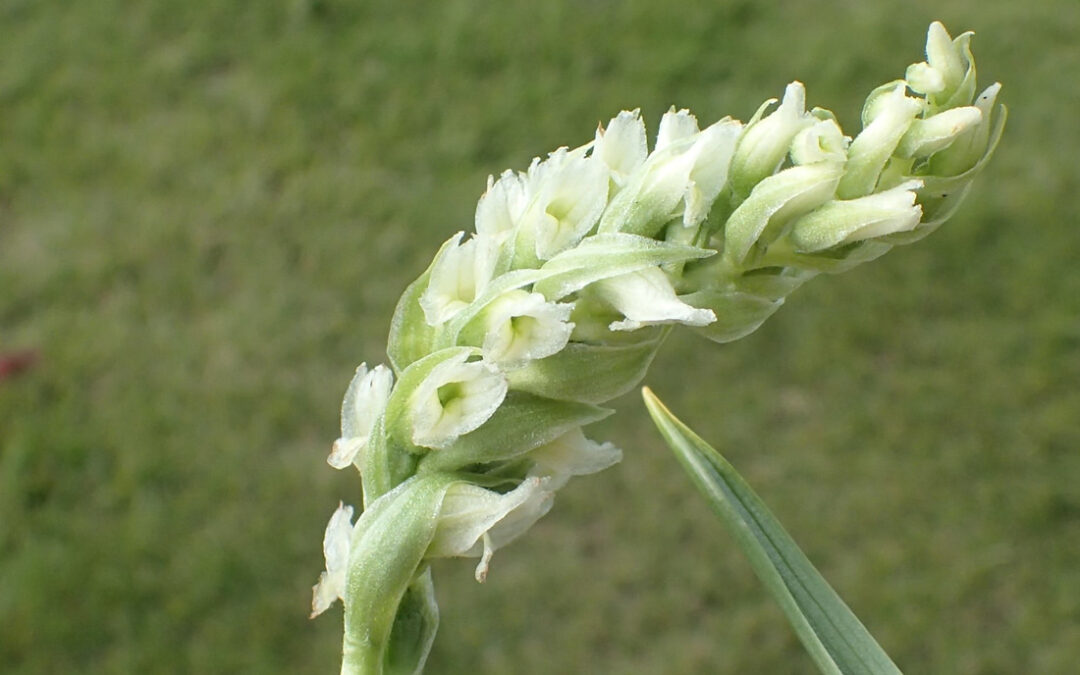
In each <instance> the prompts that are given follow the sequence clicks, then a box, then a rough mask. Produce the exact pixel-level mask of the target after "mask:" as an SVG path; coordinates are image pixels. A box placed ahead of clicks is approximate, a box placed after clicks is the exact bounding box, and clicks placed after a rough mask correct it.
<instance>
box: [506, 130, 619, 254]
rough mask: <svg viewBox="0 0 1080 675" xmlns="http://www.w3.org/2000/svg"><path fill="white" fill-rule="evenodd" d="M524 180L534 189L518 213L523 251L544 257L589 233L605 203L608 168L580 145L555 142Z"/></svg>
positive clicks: (564, 248) (571, 244) (531, 167)
mask: <svg viewBox="0 0 1080 675" xmlns="http://www.w3.org/2000/svg"><path fill="white" fill-rule="evenodd" d="M526 186H527V190H528V191H529V193H530V194H532V195H533V198H532V201H531V202H530V204H529V207H528V208H527V209H526V211H525V213H524V215H523V216H522V218H521V224H520V228H519V234H518V236H519V237H522V236H524V239H523V242H524V243H525V245H526V246H529V245H530V243H531V247H532V248H533V249H534V250H532V251H528V253H529V254H534V255H535V256H536V257H537V258H538V259H540V260H547V259H549V258H551V257H552V256H554V255H555V254H557V253H558V252H560V251H563V250H566V249H568V248H570V247H572V246H574V245H576V244H577V243H578V242H579V241H581V239H582V237H584V236H585V235H586V234H588V233H589V230H591V229H592V228H593V226H594V225H595V224H596V221H597V220H598V219H599V218H600V214H601V213H602V212H603V210H604V206H605V205H606V204H607V197H608V169H607V167H606V166H605V165H604V164H603V163H602V162H601V161H600V160H599V159H594V158H592V157H586V156H585V153H584V149H582V148H579V149H577V150H574V151H568V150H567V149H566V148H560V149H558V150H556V151H555V152H553V153H551V155H550V156H549V157H548V159H547V160H545V161H543V162H539V161H534V162H533V164H532V166H530V167H529V172H528V175H527V177H526Z"/></svg>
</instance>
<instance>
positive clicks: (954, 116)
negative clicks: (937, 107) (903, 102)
mask: <svg viewBox="0 0 1080 675" xmlns="http://www.w3.org/2000/svg"><path fill="white" fill-rule="evenodd" d="M981 120H982V112H981V111H980V110H979V109H978V108H976V107H975V106H964V107H962V108H952V109H950V110H946V111H944V112H941V113H938V114H937V115H933V116H931V117H928V118H927V119H921V120H920V119H917V120H915V121H913V122H912V123H911V126H910V127H908V130H907V133H905V134H904V137H903V138H901V139H900V144H899V145H897V147H896V155H897V156H898V157H905V158H907V157H914V158H922V157H929V156H930V155H932V154H934V153H935V152H938V151H939V150H942V149H944V148H947V147H949V145H950V144H952V142H953V141H955V140H956V139H957V137H958V136H960V135H961V134H962V133H964V132H965V131H967V130H968V129H972V128H974V127H975V126H977V125H978V124H979V122H980V121H981Z"/></svg>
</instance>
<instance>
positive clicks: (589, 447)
mask: <svg viewBox="0 0 1080 675" xmlns="http://www.w3.org/2000/svg"><path fill="white" fill-rule="evenodd" d="M529 458H530V459H531V460H533V462H534V465H533V468H532V470H531V471H530V472H529V473H530V475H536V476H546V477H549V478H551V481H552V482H551V485H550V489H551V490H552V491H554V490H558V489H559V488H561V487H562V486H563V485H565V484H566V481H568V480H569V479H570V478H572V477H573V476H584V475H587V474H590V473H596V472H597V471H603V470H604V469H606V468H608V467H609V466H611V465H612V464H616V463H617V462H619V461H620V460H621V459H622V451H621V450H619V449H618V448H617V447H615V446H614V445H612V444H611V443H596V442H595V441H590V440H589V439H587V438H585V434H584V433H582V431H581V429H575V430H573V431H571V432H568V433H566V434H563V435H562V436H560V437H559V438H556V439H555V440H554V441H552V442H551V443H548V444H547V445H542V446H540V447H539V448H537V449H535V450H533V451H532V452H530V453H529Z"/></svg>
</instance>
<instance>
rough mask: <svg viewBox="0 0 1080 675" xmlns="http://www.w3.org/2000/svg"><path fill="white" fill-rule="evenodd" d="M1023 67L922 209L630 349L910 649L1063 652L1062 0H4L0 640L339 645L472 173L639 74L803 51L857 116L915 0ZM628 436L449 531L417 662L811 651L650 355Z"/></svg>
mask: <svg viewBox="0 0 1080 675" xmlns="http://www.w3.org/2000/svg"><path fill="white" fill-rule="evenodd" d="M935 18H940V19H942V20H944V21H945V22H946V25H947V26H948V27H949V28H950V29H951V30H952V31H954V32H959V31H961V30H965V29H969V28H970V29H974V30H976V31H977V33H978V35H977V37H976V40H975V50H976V55H977V60H978V63H979V66H980V72H981V74H982V78H981V79H982V83H983V84H984V85H985V84H989V83H990V82H992V81H993V80H995V79H997V80H1000V81H1002V82H1004V84H1005V90H1004V94H1003V97H1004V100H1005V101H1006V102H1007V103H1008V104H1009V105H1010V108H1011V113H1012V114H1011V118H1010V122H1009V128H1008V129H1007V132H1006V137H1005V139H1004V142H1003V144H1002V147H1001V148H1000V150H999V152H998V156H997V157H996V158H995V160H994V162H993V163H992V164H991V166H990V168H989V170H988V171H987V172H986V173H985V174H984V175H983V176H982V177H981V179H980V180H979V182H978V184H977V185H976V188H975V191H974V193H973V194H972V196H971V197H970V198H969V200H968V202H967V204H966V205H965V207H964V208H963V209H962V210H961V212H960V214H959V215H957V216H956V217H955V218H954V220H953V221H952V222H950V223H949V225H948V226H946V227H945V228H943V229H942V230H941V231H940V232H939V233H937V234H935V235H934V236H933V237H932V238H930V239H929V240H927V241H925V242H923V243H921V244H919V245H917V246H914V247H911V248H908V249H902V250H897V251H895V252H893V253H892V254H890V255H889V256H887V257H886V258H884V259H882V260H880V261H877V262H875V263H873V264H870V265H867V266H865V267H862V268H860V269H858V270H856V271H853V272H851V273H848V274H846V275H844V276H842V277H837V278H822V279H819V280H817V281H815V282H814V283H812V284H810V285H809V286H808V287H806V288H805V289H803V290H800V291H799V292H798V293H797V294H796V295H795V296H794V297H793V298H792V301H791V302H790V303H789V304H788V306H787V307H785V308H784V310H782V311H781V312H780V313H779V314H778V315H777V316H776V317H774V318H773V319H772V320H770V322H769V323H767V324H766V326H765V327H763V328H762V329H761V330H760V331H758V332H757V333H756V334H754V335H752V336H750V337H749V338H747V339H745V340H743V341H741V342H739V343H735V344H732V345H728V346H724V347H719V346H715V345H712V344H711V343H707V342H704V341H701V340H698V339H695V338H693V337H692V336H689V335H682V334H679V335H676V336H674V338H673V339H672V340H671V341H670V342H669V344H668V345H667V346H666V350H665V351H664V352H663V353H662V355H661V357H660V358H659V360H658V361H657V363H656V364H655V366H654V368H653V370H652V371H651V373H650V377H649V379H648V382H649V384H650V385H651V386H652V387H653V388H654V389H655V390H656V391H657V393H658V394H659V395H660V396H661V397H662V398H664V400H665V401H666V402H667V403H668V404H669V405H670V406H671V408H672V409H673V410H674V411H676V413H677V414H679V415H680V416H681V417H682V418H683V419H685V420H686V421H687V422H688V423H690V424H691V425H692V426H694V427H695V428H696V430H697V431H698V432H699V433H701V435H702V436H704V437H705V438H707V439H709V440H710V441H711V442H713V444H714V445H716V446H717V447H718V448H720V449H721V450H722V451H724V452H725V453H726V454H727V456H728V457H729V459H731V460H732V461H733V462H734V463H735V464H736V466H738V467H739V468H740V470H741V471H743V472H744V475H745V476H746V477H747V478H748V480H749V481H750V482H751V483H752V484H753V485H755V486H756V488H757V489H758V491H759V493H760V494H761V495H762V496H763V497H764V498H765V499H766V500H767V501H768V502H769V503H770V504H771V505H772V506H773V508H774V510H775V512H776V513H777V514H778V515H779V517H780V518H781V520H783V521H784V522H785V524H786V525H787V526H788V528H789V530H790V531H791V532H792V533H793V535H794V536H795V538H796V539H797V540H798V541H799V542H800V543H801V544H802V545H803V547H804V548H805V550H806V551H807V552H808V554H809V555H810V557H811V559H813V560H814V561H815V562H816V563H817V564H818V565H819V568H820V569H821V570H822V571H823V573H824V574H825V576H826V577H827V578H828V579H830V580H831V581H832V582H833V584H834V586H835V587H836V588H837V589H838V590H839V591H840V593H841V595H843V596H844V597H845V599H847V601H848V602H849V604H851V605H852V606H853V608H854V609H855V611H856V613H857V614H859V616H860V617H861V618H862V619H863V620H864V622H866V623H867V625H868V626H869V627H870V629H871V631H872V632H873V633H874V634H875V635H876V636H877V638H878V639H879V640H880V641H881V643H882V644H883V645H884V646H885V648H886V649H887V651H889V652H890V654H891V655H892V656H893V657H894V658H895V660H896V661H897V662H898V663H899V664H900V666H901V667H902V668H904V669H905V670H907V671H909V672H912V673H945V672H948V673H1009V672H1038V673H1066V672H1074V669H1075V664H1076V662H1077V661H1078V660H1080V453H1078V449H1080V429H1078V424H1077V422H1076V419H1077V418H1078V417H1080V415H1078V413H1080V391H1078V388H1077V382H1078V381H1080V273H1078V271H1077V253H1078V252H1080V241H1078V239H1080V236H1078V234H1077V223H1078V215H1080V213H1078V212H1080V207H1078V204H1077V199H1076V193H1077V188H1078V186H1080V183H1078V180H1077V178H1078V175H1077V174H1078V169H1077V165H1078V164H1077V162H1076V161H1075V159H1074V157H1075V153H1076V149H1077V144H1078V140H1080V127H1078V126H1077V124H1076V105H1077V104H1078V103H1080V50H1078V49H1077V47H1076V44H1077V39H1078V38H1080V5H1077V4H1076V3H1075V2H1074V1H1073V0H1047V1H1046V2H1040V3H1033V2H1027V3H1013V2H1006V1H1004V0H992V1H986V0H984V1H982V2H976V1H975V0H964V1H958V2H950V3H948V4H947V6H944V5H943V3H940V2H937V1H930V0H914V1H911V0H908V1H905V2H899V1H896V0H890V1H889V2H882V3H855V2H842V1H840V0H836V1H831V2H822V3H798V2H794V1H782V2H775V3H765V2H758V3H751V2H745V1H739V0H714V1H712V2H689V1H688V2H683V3H679V4H678V5H665V4H664V3H660V2H644V1H627V2H615V1H605V0H591V1H588V2H552V3H492V2H479V1H476V0H447V1H445V2H439V3H428V2H418V1H415V0H393V1H391V0H365V1H363V2H347V1H345V0H307V1H305V0H292V1H282V2H264V3H246V2H239V1H229V2H225V1H222V2H214V3H209V2H207V3H199V2H196V3H191V2H180V1H178V0H148V1H147V2H140V3H129V2H121V1H120V0H91V1H89V2H80V3H66V2H58V1H46V0H5V1H4V2H3V3H0V350H6V351H13V350H19V349H36V350H39V354H40V359H39V361H38V363H37V364H36V366H35V367H34V368H32V369H31V370H29V371H27V372H25V373H23V374H21V375H19V376H17V377H12V378H8V379H5V380H3V381H0V670H3V672H5V673H59V672H81V673H131V672H142V673H172V672H207V673H210V672H252V673H255V672H257V673H273V672H282V673H325V672H335V669H336V668H337V663H338V656H337V655H338V649H339V641H340V624H339V619H340V610H337V609H335V610H333V611H331V612H329V613H328V615H325V616H323V617H321V618H320V619H318V620H316V621H308V619H307V616H306V615H307V607H308V602H309V597H310V595H309V594H310V586H311V584H312V583H313V582H314V580H315V578H316V576H317V574H318V572H319V570H320V569H321V568H322V565H323V562H322V555H321V551H320V542H321V536H322V529H323V527H324V526H325V523H326V519H327V517H328V516H329V514H330V512H331V511H332V509H333V507H334V506H335V504H336V503H337V500H338V499H339V498H344V499H345V500H346V501H351V502H353V503H357V502H359V481H357V480H356V479H355V477H354V476H351V475H348V474H347V472H341V473H337V472H333V471H331V470H329V469H328V468H327V466H326V465H325V463H324V458H325V455H326V454H327V451H328V448H329V441H330V440H331V439H333V438H334V437H335V436H336V433H337V430H336V425H337V411H338V406H339V402H340V397H341V394H342V392H343V390H344V388H345V385H346V384H347V382H348V379H349V377H350V376H351V373H352V369H353V368H354V367H355V366H356V365H357V363H359V362H360V361H361V360H367V361H369V362H378V361H379V360H381V359H382V358H383V356H382V355H383V349H384V347H385V339H386V332H387V329H388V326H389V318H390V313H391V310H392V308H393V305H394V303H395V301H396V299H397V297H398V295H399V294H400V292H401V291H402V290H403V288H404V287H405V285H406V284H407V283H408V282H409V281H410V280H411V279H412V278H413V277H415V276H416V274H418V273H419V272H420V271H421V270H422V269H423V267H424V266H425V265H426V263H427V261H428V260H429V259H430V257H431V255H432V254H433V253H434V251H435V250H436V248H437V246H438V244H439V242H441V241H442V240H444V239H445V238H446V237H447V236H449V235H450V234H451V233H453V232H455V231H457V230H458V229H463V228H466V229H467V228H468V227H469V226H470V225H471V222H472V210H473V207H474V205H475V201H476V198H477V197H478V196H479V194H480V192H481V191H482V190H483V186H484V181H485V178H486V176H487V175H488V174H489V173H497V172H499V171H501V170H502V169H504V168H507V167H515V168H523V167H525V166H526V165H527V164H528V161H529V159H530V158H531V157H532V156H534V155H537V154H541V153H543V152H546V151H548V150H550V149H553V148H555V147H557V146H559V145H564V144H578V143H580V142H583V141H585V140H587V139H588V138H590V137H591V134H592V132H593V129H594V128H595V125H596V123H597V122H598V121H600V120H606V119H608V118H609V117H610V116H612V115H613V114H614V113H616V112H617V111H618V110H620V109H623V108H634V107H639V106H640V107H641V108H642V109H643V111H644V114H645V115H646V118H647V120H648V121H649V123H650V126H652V127H653V128H654V127H655V123H656V120H657V119H658V118H659V115H660V114H661V113H662V112H663V111H664V110H666V109H667V107H668V106H669V105H671V104H677V105H678V106H680V107H689V108H691V109H692V110H693V111H694V112H696V113H697V114H698V116H699V118H701V119H702V120H703V121H711V120H713V119H716V118H718V117H720V116H723V115H725V114H732V115H735V116H737V117H740V118H743V119H746V118H747V117H749V115H750V114H752V112H753V111H754V109H755V108H756V107H757V105H758V104H759V103H760V102H761V101H762V100H764V99H765V98H768V97H772V96H778V95H779V94H780V93H781V92H782V89H783V85H784V84H785V83H786V82H788V81H789V80H791V79H795V78H798V79H800V80H802V81H803V82H805V83H806V85H807V87H808V91H809V101H810V103H811V104H812V105H822V106H824V107H828V108H831V109H833V110H834V111H836V113H837V114H838V116H839V118H840V120H841V121H842V122H843V123H844V126H845V128H846V129H848V132H849V133H852V132H853V131H855V130H856V129H857V126H856V125H857V119H858V111H859V105H860V103H861V101H862V98H863V97H864V95H865V94H866V93H867V92H868V91H869V90H870V89H871V88H872V87H873V86H876V85H877V84H879V83H881V82H884V81H886V80H889V79H892V78H894V77H898V76H901V75H902V74H903V69H904V67H905V66H906V65H907V64H908V63H911V62H913V61H917V60H921V46H922V40H923V35H924V31H925V28H926V25H927V24H928V23H929V22H930V21H931V20H932V19H935ZM617 407H618V408H619V409H620V413H619V414H618V415H616V416H615V418H614V419H613V421H609V422H605V423H604V424H602V425H599V427H598V428H596V429H594V432H593V434H592V435H593V436H595V437H598V438H608V439H611V440H614V441H615V442H616V443H618V444H619V445H620V446H621V447H623V448H624V449H625V451H626V459H625V461H624V462H623V463H622V464H621V465H619V466H618V467H616V468H614V469H612V470H609V471H607V472H605V473H604V474H601V475H598V476H594V477H589V478H585V479H580V480H578V481H576V482H574V483H571V485H569V486H568V487H567V488H566V489H565V490H564V491H563V492H562V493H560V497H559V499H558V500H557V504H556V508H555V509H554V511H553V512H552V513H551V515H549V516H548V517H547V518H546V519H545V520H543V521H542V522H541V523H540V524H539V525H538V526H537V527H536V528H535V529H534V530H533V531H532V532H531V533H530V534H529V536H527V537H526V538H524V539H523V540H522V541H520V542H519V543H517V544H515V545H514V546H512V547H510V548H508V549H506V550H505V551H501V552H500V553H499V555H498V556H496V558H495V561H494V564H493V567H492V573H491V576H490V577H489V581H488V583H487V584H485V585H484V586H477V585H476V584H475V582H473V581H472V575H471V567H472V563H469V562H467V561H450V562H445V563H440V564H439V565H437V570H436V582H437V586H438V592H439V596H440V599H441V601H442V602H441V604H442V609H443V625H442V627H441V629H440V635H439V639H438V640H437V643H436V647H435V650H434V653H433V655H432V659H431V662H430V668H429V670H430V672H432V673H510V672H512V673H570V672H603V673H608V672H610V673H642V674H645V673H701V672H716V673H808V672H811V671H812V665H811V663H810V661H809V659H808V658H806V657H805V656H804V655H803V654H802V653H801V649H800V647H799V645H798V643H797V642H796V641H795V639H794V637H793V635H792V633H791V632H790V630H789V629H788V628H787V626H786V624H785V623H784V620H783V618H782V616H781V614H780V613H779V611H778V610H777V609H776V608H775V607H773V605H772V603H771V601H770V600H769V599H768V598H767V597H766V596H765V594H764V592H763V590H762V589H761V587H760V586H759V585H758V583H757V581H756V579H755V578H754V577H753V575H752V573H751V572H750V570H749V567H748V565H747V563H746V562H745V561H744V560H743V559H742V558H741V556H740V554H739V553H738V552H737V551H736V550H734V549H733V547H732V540H731V539H730V538H729V537H728V535H727V534H726V533H725V532H723V531H722V529H721V528H720V526H719V525H718V523H716V522H715V521H714V519H713V518H712V516H711V515H710V514H709V513H708V511H707V510H706V507H705V506H704V504H703V503H702V501H701V500H700V499H699V498H698V497H697V496H696V495H695V494H693V493H691V492H690V489H689V482H688V481H687V479H686V478H685V477H684V476H683V475H682V474H681V472H680V470H679V469H678V466H677V464H676V463H675V460H674V459H673V457H671V456H670V455H669V453H668V452H667V451H666V450H665V449H664V447H663V446H662V443H661V442H660V440H659V437H658V435H657V434H656V433H655V432H654V431H653V430H652V429H651V427H650V424H649V423H648V421H647V419H646V415H645V413H644V409H643V406H642V404H641V402H640V400H639V399H638V398H637V397H636V395H628V396H627V397H626V398H625V399H623V400H621V401H618V402H617Z"/></svg>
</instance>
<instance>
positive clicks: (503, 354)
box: [480, 290, 574, 369]
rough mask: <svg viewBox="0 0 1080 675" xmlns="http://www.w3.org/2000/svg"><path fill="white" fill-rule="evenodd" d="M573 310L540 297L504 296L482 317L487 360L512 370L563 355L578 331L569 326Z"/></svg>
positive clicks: (514, 293)
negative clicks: (574, 333) (562, 352)
mask: <svg viewBox="0 0 1080 675" xmlns="http://www.w3.org/2000/svg"><path fill="white" fill-rule="evenodd" d="M573 308H574V306H573V305H572V304H569V303H561V304H560V303H554V302H548V301H547V300H545V298H544V296H543V295H541V294H540V293H530V292H528V291H523V290H513V291H508V292H506V293H503V294H502V295H501V296H499V297H498V298H496V299H495V300H493V301H492V302H491V304H490V305H488V306H487V307H486V308H485V309H484V311H483V313H482V314H481V316H480V323H481V324H482V325H483V330H484V336H483V343H482V349H483V354H484V359H485V360H486V361H490V362H491V363H494V364H496V365H497V366H499V367H500V368H503V369H510V368H515V367H517V366H521V365H524V364H525V363H526V362H528V361H531V360H533V359H542V358H544V357H545V356H551V355H552V354H555V353H557V352H559V351H562V348H563V347H565V346H566V343H567V342H568V341H569V340H570V334H571V332H573V330H574V324H573V323H570V322H569V319H570V312H571V310H573Z"/></svg>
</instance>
